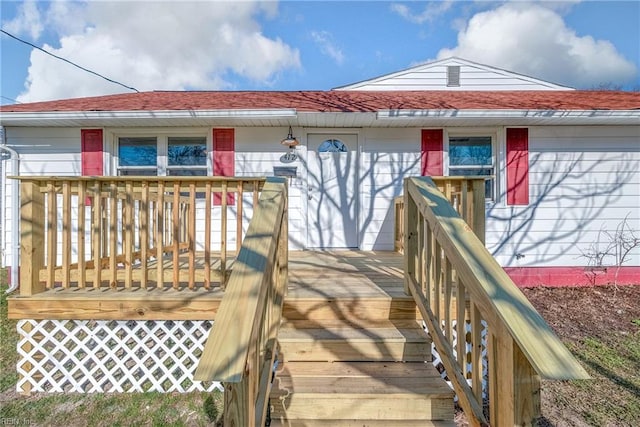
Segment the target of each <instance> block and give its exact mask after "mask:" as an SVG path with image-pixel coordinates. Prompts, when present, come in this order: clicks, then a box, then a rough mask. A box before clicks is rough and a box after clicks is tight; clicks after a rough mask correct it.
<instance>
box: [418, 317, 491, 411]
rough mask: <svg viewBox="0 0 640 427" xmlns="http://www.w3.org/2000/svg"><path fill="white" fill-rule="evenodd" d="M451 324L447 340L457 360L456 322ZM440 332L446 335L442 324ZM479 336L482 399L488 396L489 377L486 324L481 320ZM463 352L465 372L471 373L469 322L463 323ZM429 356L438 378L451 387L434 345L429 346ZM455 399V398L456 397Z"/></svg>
mask: <svg viewBox="0 0 640 427" xmlns="http://www.w3.org/2000/svg"><path fill="white" fill-rule="evenodd" d="M451 324H452V326H453V327H452V328H451V329H452V331H451V337H452V338H451V339H450V340H449V342H450V343H451V346H452V348H453V353H454V355H455V356H456V358H458V354H457V353H458V326H457V322H456V321H455V320H453V321H452V322H451ZM424 328H425V329H426V325H424ZM442 331H443V332H444V333H445V334H446V328H445V324H444V323H443V324H442ZM480 336H481V346H482V396H483V397H487V396H488V381H489V377H488V369H487V366H488V361H487V324H486V322H485V321H484V320H483V321H482V331H481V332H480ZM465 344H466V346H465V351H466V355H465V361H466V364H467V372H471V371H472V366H473V365H472V364H471V324H470V323H469V322H465ZM431 355H432V357H433V359H432V363H433V366H435V368H436V369H437V370H438V372H440V376H441V377H442V379H444V380H445V381H447V383H448V384H449V385H450V386H451V383H450V381H449V377H448V376H447V371H446V370H445V368H444V364H443V363H442V359H441V358H440V354H438V350H437V349H436V346H435V345H434V344H431ZM469 385H471V382H470V380H469ZM456 399H457V397H456Z"/></svg>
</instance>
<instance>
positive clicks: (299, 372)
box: [276, 362, 440, 378]
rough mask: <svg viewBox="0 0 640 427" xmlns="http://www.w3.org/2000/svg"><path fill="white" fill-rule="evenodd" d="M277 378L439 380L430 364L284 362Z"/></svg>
mask: <svg viewBox="0 0 640 427" xmlns="http://www.w3.org/2000/svg"><path fill="white" fill-rule="evenodd" d="M276 375H277V376H295V377H298V378H302V377H345V376H348V377H353V378H355V377H371V376H383V377H388V378H392V377H407V376H410V377H421V378H432V377H436V378H440V373H439V372H438V371H437V370H436V369H435V368H434V367H433V365H432V364H431V363H423V362H286V363H281V364H279V365H278V369H277V371H276Z"/></svg>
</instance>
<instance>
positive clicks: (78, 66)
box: [0, 29, 140, 93]
mask: <svg viewBox="0 0 640 427" xmlns="http://www.w3.org/2000/svg"><path fill="white" fill-rule="evenodd" d="M0 32H2V33H3V34H6V35H8V36H9V37H11V38H12V39H15V40H17V41H19V42H20V43H24V44H26V45H29V46H31V47H33V48H34V49H38V50H39V51H41V52H44V53H46V54H47V55H50V56H53V57H54V58H56V59H59V60H61V61H64V62H66V63H67V64H71V65H73V66H74V67H77V68H80V69H81V70H82V71H86V72H87V73H91V74H93V75H96V76H98V77H100V78H102V79H105V80H106V81H108V82H111V83H115V84H117V85H120V86H122V87H125V88H127V89H129V90H132V91H134V92H138V93H139V92H140V91H139V90H138V89H136V88H135V87H131V86H127V85H125V84H122V83H120V82H118V81H115V80H113V79H110V78H108V77H105V76H103V75H102V74H99V73H96V72H95V71H91V70H89V69H87V68H84V67H83V66H81V65H78V64H76V63H74V62H71V61H69V60H68V59H65V58H63V57H61V56H58V55H54V54H53V53H51V52H47V51H46V50H44V49H43V48H41V47H40V46H36V45H35V44H33V43H30V42H28V41H26V40H23V39H21V38H19V37H16V36H14V35H13V34H11V33H8V32H6V31H5V30H3V29H0Z"/></svg>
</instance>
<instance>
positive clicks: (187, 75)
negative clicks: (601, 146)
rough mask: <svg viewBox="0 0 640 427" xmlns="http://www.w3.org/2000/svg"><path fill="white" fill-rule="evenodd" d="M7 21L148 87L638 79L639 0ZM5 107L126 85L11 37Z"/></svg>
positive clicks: (273, 7)
mask: <svg viewBox="0 0 640 427" xmlns="http://www.w3.org/2000/svg"><path fill="white" fill-rule="evenodd" d="M1 12H2V15H1V21H2V29H3V30H5V31H7V32H9V33H11V34H13V35H15V36H18V37H20V38H23V39H25V40H27V41H29V42H31V43H33V44H35V45H37V46H41V47H43V48H44V49H45V50H47V51H49V52H52V53H54V54H56V55H58V56H61V57H64V58H66V59H68V60H70V61H73V62H75V63H77V64H80V65H82V66H84V67H86V68H89V69H91V70H93V71H95V72H97V73H100V74H103V75H105V76H107V77H109V78H111V79H113V80H117V81H119V82H122V83H123V84H125V85H127V86H132V87H135V88H137V89H139V90H141V91H147V90H160V89H163V90H307V89H319V90H326V89H331V88H333V87H337V86H342V85H346V84H349V83H353V82H357V81H361V80H365V79H369V78H373V77H376V76H379V75H383V74H387V73H391V72H394V71H398V70H401V69H405V68H407V67H411V66H413V65H417V64H420V63H423V62H427V61H429V60H434V59H441V58H445V57H449V56H458V57H461V58H465V59H468V60H472V61H476V62H480V63H483V64H487V65H492V66H496V67H499V68H504V69H507V70H511V71H516V72H519V73H523V74H526V75H530V76H533V77H538V78H541V79H545V80H549V81H552V82H554V83H559V84H563V85H568V86H573V87H577V88H593V87H595V86H598V85H600V84H602V83H611V84H613V85H616V86H622V87H623V88H624V89H637V88H638V87H640V77H639V76H640V74H639V73H640V70H639V67H640V65H639V64H640V2H639V1H635V0H634V1H627V2H624V1H599V2H597V1H583V2H581V1H560V2H552V1H542V2H540V1H534V2H531V1H527V2H525V1H518V2H496V1H475V2H473V1H442V2H418V1H410V2H402V1H398V2H386V1H372V2H364V1H355V2H354V1H351V2H337V1H323V2H321V1H304V2H302V1H281V2H275V1H269V2H256V1H237V0H236V1H216V2H213V1H195V2H194V1H181V2H176V1H171V2H169V1H135V2H134V1H116V0H112V1H89V2H86V1H81V2H79V1H78V2H70V1H55V2H45V1H31V0H28V1H22V2H16V1H7V0H2V2H1ZM0 42H1V48H2V57H1V60H2V63H1V71H2V74H1V76H0V78H1V80H2V86H1V89H2V93H1V95H2V103H3V104H8V103H12V102H13V101H11V100H12V99H13V100H17V101H20V102H30V101H40V100H49V99H60V98H71V97H79V96H91V95H101V94H110V93H119V92H127V89H125V88H124V87H122V86H119V85H116V84H114V83H110V82H108V81H106V80H103V79H100V78H98V77H96V76H95V75H92V74H90V73H87V72H85V71H81V70H79V69H77V68H74V67H72V66H71V65H69V64H66V63H64V62H62V61H60V60H57V59H54V58H52V57H50V56H48V55H46V54H44V53H42V52H40V51H38V50H35V49H33V48H31V47H29V46H26V45H24V44H21V43H19V42H18V41H16V40H14V39H11V38H10V37H8V36H6V35H4V34H3V35H2V36H1V38H0Z"/></svg>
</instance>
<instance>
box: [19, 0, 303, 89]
mask: <svg viewBox="0 0 640 427" xmlns="http://www.w3.org/2000/svg"><path fill="white" fill-rule="evenodd" d="M276 13H277V4H274V2H267V3H261V2H255V1H243V2H197V1H195V2H163V1H158V2H146V1H145V2H89V3H70V2H60V3H58V2H55V3H52V4H51V6H50V7H49V8H48V9H47V10H46V11H44V12H43V13H42V15H43V17H42V21H45V22H47V23H48V24H49V25H50V27H51V28H52V29H54V30H55V31H57V33H58V34H59V40H57V42H58V43H59V47H58V48H53V47H51V46H45V49H46V50H48V51H50V52H52V53H54V54H56V55H59V56H61V57H64V58H66V59H68V60H70V61H73V62H75V63H77V64H80V65H82V66H84V67H86V68H89V69H91V70H93V71H96V72H98V73H100V74H103V75H105V76H107V77H110V78H112V79H114V80H117V81H121V82H122V83H124V84H126V85H129V86H133V87H136V88H137V89H139V90H159V89H164V90H184V89H210V90H215V89H223V88H229V87H231V83H230V82H229V78H228V76H229V73H233V74H235V75H237V76H240V77H243V78H247V79H250V80H253V81H255V82H257V83H260V84H264V85H269V84H271V83H272V82H273V80H274V79H276V78H277V76H278V74H279V73H280V72H282V71H283V70H285V69H291V68H300V54H299V52H298V50H297V49H294V48H292V47H290V46H288V45H287V44H286V43H284V42H283V41H282V40H281V39H279V38H269V37H267V36H265V35H264V34H263V33H262V32H261V26H260V23H259V21H258V18H259V17H261V16H263V17H265V18H268V17H273V16H275V14H276ZM25 87H26V91H25V92H23V93H22V94H21V95H20V96H19V97H18V100H19V101H20V102H31V101H37V100H46V99H57V98H70V97H78V96H91V95H98V94H108V93H117V92H123V91H126V89H124V88H122V87H121V86H117V85H115V84H112V83H109V82H107V81H105V80H102V79H100V78H98V77H96V76H93V75H91V74H88V73H86V72H83V71H81V70H79V69H77V68H74V67H72V66H71V65H69V64H65V63H63V62H61V61H59V60H56V59H54V58H51V57H50V56H48V55H45V54H44V53H42V52H38V51H33V52H32V54H31V65H30V67H29V74H28V77H27V82H26V83H25Z"/></svg>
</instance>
